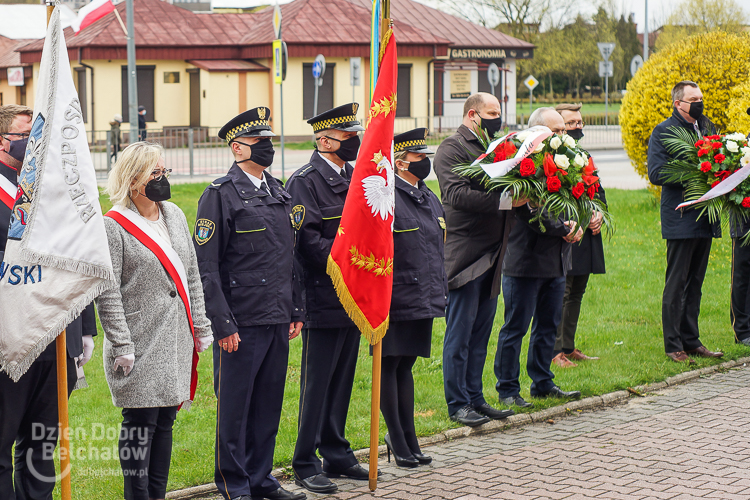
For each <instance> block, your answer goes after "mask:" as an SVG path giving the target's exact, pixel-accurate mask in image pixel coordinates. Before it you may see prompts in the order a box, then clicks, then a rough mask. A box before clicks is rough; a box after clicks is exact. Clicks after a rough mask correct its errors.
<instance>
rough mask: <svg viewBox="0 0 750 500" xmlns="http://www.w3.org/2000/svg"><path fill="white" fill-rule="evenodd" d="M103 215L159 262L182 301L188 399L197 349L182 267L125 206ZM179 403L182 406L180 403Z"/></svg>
mask: <svg viewBox="0 0 750 500" xmlns="http://www.w3.org/2000/svg"><path fill="white" fill-rule="evenodd" d="M105 215H106V216H107V217H110V218H111V219H114V221H115V222H117V223H118V224H120V225H121V226H122V227H123V229H125V231H127V232H128V233H130V234H131V235H133V236H134V237H135V239H137V240H138V241H140V242H141V243H143V245H144V246H145V247H146V248H148V249H149V250H151V251H152V252H153V253H154V255H156V258H157V259H159V262H161V265H162V266H164V269H165V270H166V271H167V274H168V275H169V277H170V278H172V281H174V284H175V286H176V287H177V293H179V294H180V298H181V299H182V303H183V304H185V311H186V312H187V317H188V323H189V324H190V332H191V333H192V335H193V366H192V370H191V374H190V401H191V402H192V400H193V398H194V397H195V388H196V387H197V386H198V351H197V350H196V347H195V328H194V327H193V315H192V313H191V310H190V293H189V288H188V280H187V273H186V272H185V266H184V265H183V263H182V260H181V259H180V256H179V255H177V252H175V250H174V248H172V245H170V244H169V243H168V242H166V241H165V240H164V238H162V237H161V236H159V234H158V233H157V232H156V231H154V230H153V229H152V228H151V227H150V226H149V225H148V223H146V221H144V220H143V218H142V217H141V216H140V215H138V214H137V213H135V212H134V211H133V210H130V209H129V208H125V207H121V206H115V207H112V209H111V210H110V211H109V212H107V213H106V214H105ZM180 406H182V405H180Z"/></svg>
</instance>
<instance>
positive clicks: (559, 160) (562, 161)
mask: <svg viewBox="0 0 750 500" xmlns="http://www.w3.org/2000/svg"><path fill="white" fill-rule="evenodd" d="M555 165H557V166H558V167H560V168H561V169H563V170H568V167H569V166H570V160H569V159H568V157H567V156H565V155H555Z"/></svg>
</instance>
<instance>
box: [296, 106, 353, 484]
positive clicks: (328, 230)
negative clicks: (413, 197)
mask: <svg viewBox="0 0 750 500" xmlns="http://www.w3.org/2000/svg"><path fill="white" fill-rule="evenodd" d="M357 108H358V104H357V103H351V104H345V105H343V106H339V107H337V108H334V109H331V110H329V111H326V112H324V113H321V114H319V115H318V116H315V117H313V118H311V119H310V120H308V121H307V123H309V124H310V125H312V127H313V131H314V132H315V144H316V151H315V152H314V153H313V154H312V158H310V163H308V164H307V165H305V166H304V167H302V168H301V169H299V170H298V171H297V172H295V173H294V175H292V177H291V178H290V179H289V182H288V183H287V189H288V190H289V193H290V194H291V195H292V200H293V208H292V219H293V222H294V227H295V228H296V229H297V246H296V250H297V251H296V254H295V256H296V258H297V259H298V261H299V263H300V267H301V268H302V269H303V271H304V283H305V291H306V298H307V308H306V309H307V322H306V324H305V329H304V330H303V331H302V374H301V377H300V401H299V424H298V436H297V443H296V446H295V449H294V457H293V459H292V467H293V468H294V474H295V482H296V483H297V484H298V485H300V486H302V487H304V488H306V489H308V490H310V491H313V492H316V493H331V492H333V491H336V489H337V487H336V485H335V484H334V483H332V482H331V481H330V480H329V479H328V477H342V476H343V477H348V478H352V479H367V477H368V472H367V469H365V468H363V467H362V466H361V465H359V463H358V462H357V459H356V458H355V457H354V453H353V452H352V449H351V447H350V446H349V441H347V439H346V437H345V436H344V428H345V426H346V414H347V411H348V409H349V399H350V397H351V393H352V385H353V383H354V371H355V368H356V366H357V352H358V349H359V336H360V335H359V330H358V329H357V327H356V326H355V325H354V323H353V322H352V321H351V319H349V316H348V315H347V314H346V312H345V311H344V308H343V306H342V305H341V302H339V299H338V296H337V295H336V291H335V290H334V288H333V283H332V282H331V278H330V277H329V276H328V273H326V263H327V262H328V257H329V255H330V254H331V246H332V245H333V240H334V238H335V237H336V233H337V231H338V227H339V222H340V220H341V213H342V211H343V209H344V200H346V194H347V192H348V191H349V179H351V175H352V171H353V168H352V166H351V165H350V164H349V163H348V162H353V161H354V160H355V159H356V158H357V152H358V150H359V146H360V140H359V136H358V135H357V133H358V132H362V131H364V128H362V126H361V125H360V123H359V121H357V116H356V115H357ZM316 450H319V451H320V455H321V456H322V457H323V465H322V467H321V463H320V459H319V458H318V457H317V455H316V453H315V452H316Z"/></svg>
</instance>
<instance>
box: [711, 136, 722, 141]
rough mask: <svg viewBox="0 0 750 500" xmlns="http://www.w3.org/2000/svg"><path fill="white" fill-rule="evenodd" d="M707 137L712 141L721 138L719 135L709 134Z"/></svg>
mask: <svg viewBox="0 0 750 500" xmlns="http://www.w3.org/2000/svg"><path fill="white" fill-rule="evenodd" d="M708 138H709V139H711V140H712V141H718V140H719V139H721V136H720V135H709V136H708Z"/></svg>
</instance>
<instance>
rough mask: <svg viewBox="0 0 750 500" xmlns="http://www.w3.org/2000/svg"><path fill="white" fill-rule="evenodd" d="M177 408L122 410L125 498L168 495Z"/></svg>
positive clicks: (121, 438) (120, 448) (122, 465)
mask: <svg viewBox="0 0 750 500" xmlns="http://www.w3.org/2000/svg"><path fill="white" fill-rule="evenodd" d="M178 408H179V407H178V406H163V407H158V408H123V409H122V428H121V429H120V440H119V441H120V442H119V453H120V466H121V467H122V477H123V484H124V492H125V500H148V499H149V498H164V497H165V496H166V494H167V480H168V479H169V465H170V463H171V461H172V426H173V425H174V421H175V419H176V418H177V410H178Z"/></svg>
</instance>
